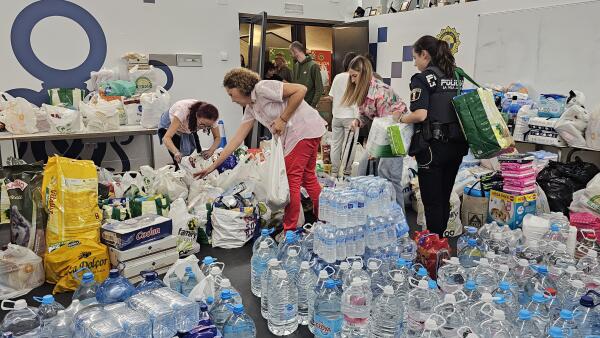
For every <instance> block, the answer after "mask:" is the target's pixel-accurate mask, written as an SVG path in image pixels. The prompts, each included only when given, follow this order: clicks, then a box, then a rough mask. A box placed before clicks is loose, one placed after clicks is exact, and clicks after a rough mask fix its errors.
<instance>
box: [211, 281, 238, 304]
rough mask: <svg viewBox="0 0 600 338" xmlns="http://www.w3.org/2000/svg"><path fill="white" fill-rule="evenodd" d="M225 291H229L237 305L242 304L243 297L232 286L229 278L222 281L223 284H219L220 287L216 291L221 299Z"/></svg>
mask: <svg viewBox="0 0 600 338" xmlns="http://www.w3.org/2000/svg"><path fill="white" fill-rule="evenodd" d="M224 290H229V292H230V293H231V297H233V300H234V302H235V303H236V304H242V295H241V294H240V293H239V292H238V290H236V289H235V288H234V287H233V285H231V281H230V280H229V278H223V279H221V283H219V286H218V287H217V289H216V290H215V294H216V295H218V296H219V297H220V295H221V292H222V291H224ZM217 300H218V298H217Z"/></svg>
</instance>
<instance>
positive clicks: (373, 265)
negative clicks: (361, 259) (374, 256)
mask: <svg viewBox="0 0 600 338" xmlns="http://www.w3.org/2000/svg"><path fill="white" fill-rule="evenodd" d="M367 264H368V268H369V270H376V269H377V262H375V261H370V262H369V263H367Z"/></svg>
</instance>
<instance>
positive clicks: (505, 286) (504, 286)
mask: <svg viewBox="0 0 600 338" xmlns="http://www.w3.org/2000/svg"><path fill="white" fill-rule="evenodd" d="M499 287H500V290H502V291H508V290H510V283H509V282H507V281H505V280H503V281H501V282H500V285H499Z"/></svg>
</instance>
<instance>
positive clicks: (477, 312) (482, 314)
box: [467, 292, 498, 324]
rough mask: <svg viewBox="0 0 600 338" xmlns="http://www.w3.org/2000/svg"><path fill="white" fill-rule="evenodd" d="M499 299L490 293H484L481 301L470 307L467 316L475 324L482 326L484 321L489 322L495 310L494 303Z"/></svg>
mask: <svg viewBox="0 0 600 338" xmlns="http://www.w3.org/2000/svg"><path fill="white" fill-rule="evenodd" d="M497 299H498V298H496V297H493V296H492V295H491V294H490V293H488V292H483V293H482V294H481V299H480V300H479V301H478V302H477V303H475V304H473V305H471V306H469V309H468V310H467V316H468V318H469V320H470V321H472V322H473V323H478V324H481V323H482V322H483V321H484V320H487V319H488V318H489V317H490V316H491V314H492V311H493V310H494V301H495V300H497Z"/></svg>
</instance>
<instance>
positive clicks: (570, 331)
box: [548, 309, 582, 338]
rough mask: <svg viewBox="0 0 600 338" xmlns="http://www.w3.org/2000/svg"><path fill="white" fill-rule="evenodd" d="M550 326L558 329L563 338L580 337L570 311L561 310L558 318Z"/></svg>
mask: <svg viewBox="0 0 600 338" xmlns="http://www.w3.org/2000/svg"><path fill="white" fill-rule="evenodd" d="M548 325H550V324H548ZM550 326H551V327H558V328H560V329H561V330H562V332H563V334H564V336H565V338H567V337H568V338H570V337H582V336H581V334H580V332H579V329H578V327H577V323H576V322H575V320H574V318H573V312H572V311H570V310H566V309H563V310H561V311H560V317H559V318H558V319H557V320H555V321H554V323H552V325H550Z"/></svg>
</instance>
